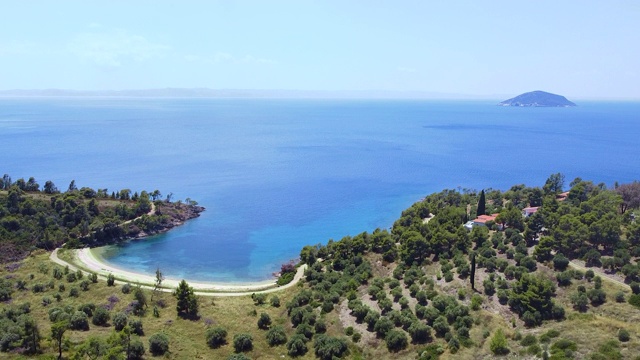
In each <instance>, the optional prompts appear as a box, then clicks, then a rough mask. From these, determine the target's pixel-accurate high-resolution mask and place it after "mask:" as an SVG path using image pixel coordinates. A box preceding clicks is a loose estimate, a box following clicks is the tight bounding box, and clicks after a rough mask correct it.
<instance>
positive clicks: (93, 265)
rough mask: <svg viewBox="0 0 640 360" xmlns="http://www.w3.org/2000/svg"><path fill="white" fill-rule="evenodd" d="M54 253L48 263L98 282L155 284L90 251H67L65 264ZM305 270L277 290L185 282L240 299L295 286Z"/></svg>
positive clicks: (167, 285) (171, 282)
mask: <svg viewBox="0 0 640 360" xmlns="http://www.w3.org/2000/svg"><path fill="white" fill-rule="evenodd" d="M58 250H59V249H55V250H54V251H53V252H52V253H51V256H50V259H51V261H53V262H55V263H57V264H60V265H62V266H69V268H70V269H71V270H74V271H77V270H78V269H80V270H82V271H85V272H89V273H95V274H97V275H98V277H100V278H102V279H106V278H107V276H108V275H109V274H113V275H114V276H115V278H116V282H117V283H127V282H130V283H134V284H140V285H141V286H143V287H145V288H153V285H154V283H155V280H156V278H155V275H153V276H151V275H147V274H141V273H136V272H132V271H127V270H123V269H119V268H116V267H113V266H111V265H107V264H105V263H103V262H101V261H99V260H98V259H97V258H96V256H94V254H93V253H92V251H91V249H89V248H84V249H78V250H67V251H71V252H73V253H72V256H73V259H74V260H73V261H72V262H71V263H70V262H67V261H64V260H62V259H60V258H59V257H58ZM305 269H306V265H303V266H300V267H299V268H298V272H297V273H296V275H295V277H294V279H293V281H291V282H290V283H289V284H286V285H283V286H278V285H277V284H276V281H275V279H274V280H267V281H262V282H256V283H232V284H216V283H207V282H195V281H193V282H192V281H189V280H188V279H185V280H187V282H188V283H189V286H191V287H193V289H194V290H195V292H196V294H198V295H204V296H243V295H250V294H252V293H270V292H275V291H280V290H283V289H286V288H288V287H291V286H293V285H295V284H296V283H297V282H298V281H300V279H301V278H302V276H303V275H304V270H305ZM181 280H182V279H172V278H165V279H164V280H163V281H162V287H163V289H162V291H166V292H171V291H173V289H175V288H176V287H177V286H178V283H179V282H180V281H181Z"/></svg>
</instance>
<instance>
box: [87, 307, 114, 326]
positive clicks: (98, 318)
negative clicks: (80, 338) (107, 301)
mask: <svg viewBox="0 0 640 360" xmlns="http://www.w3.org/2000/svg"><path fill="white" fill-rule="evenodd" d="M110 318H111V316H110V315H109V311H107V309H105V308H103V307H102V306H99V307H97V308H96V311H95V312H94V313H93V319H92V320H91V322H92V323H93V325H98V326H105V325H107V323H108V322H109V319H110Z"/></svg>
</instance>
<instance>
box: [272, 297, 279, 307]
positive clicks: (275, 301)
mask: <svg viewBox="0 0 640 360" xmlns="http://www.w3.org/2000/svg"><path fill="white" fill-rule="evenodd" d="M271 306H273V307H280V298H279V297H278V296H276V295H273V296H272V297H271Z"/></svg>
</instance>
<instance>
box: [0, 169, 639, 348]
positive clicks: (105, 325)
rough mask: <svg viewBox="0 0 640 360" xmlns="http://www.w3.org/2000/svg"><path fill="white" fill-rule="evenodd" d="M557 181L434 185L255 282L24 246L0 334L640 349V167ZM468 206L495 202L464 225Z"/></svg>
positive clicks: (30, 343) (12, 273) (77, 342)
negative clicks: (173, 280) (193, 281)
mask: <svg viewBox="0 0 640 360" xmlns="http://www.w3.org/2000/svg"><path fill="white" fill-rule="evenodd" d="M563 188H564V177H563V176H562V175H561V174H554V175H552V176H550V177H549V179H548V180H547V182H546V183H545V184H544V185H543V186H541V187H527V186H525V185H514V186H513V187H511V188H510V189H509V190H507V191H500V190H495V189H485V191H483V192H482V193H478V192H475V191H464V192H460V191H457V190H444V191H442V192H439V193H435V194H431V195H429V196H427V197H425V199H424V200H422V201H419V202H417V203H415V204H414V205H412V206H411V207H410V208H408V209H407V210H405V211H403V212H402V214H401V216H400V218H399V219H398V220H397V221H396V222H395V223H394V225H393V227H392V229H391V231H387V230H381V229H376V230H374V231H373V232H371V233H369V232H363V233H361V234H358V235H356V236H346V237H344V238H342V239H341V240H339V241H330V242H329V243H327V244H326V245H315V246H306V247H304V248H303V249H302V250H301V253H300V259H301V263H305V264H307V265H308V266H309V267H308V269H307V270H306V271H305V277H304V280H303V281H302V282H300V283H299V284H298V285H296V286H294V287H292V288H288V289H285V290H282V291H281V292H279V293H274V294H268V295H267V294H257V293H256V294H254V295H252V296H241V297H206V296H193V294H191V295H189V289H188V285H186V287H185V288H184V289H183V290H181V291H179V292H178V293H180V294H182V295H181V296H180V299H176V297H174V296H172V295H170V294H167V293H160V292H154V291H150V290H149V291H147V290H143V289H138V288H136V287H135V286H130V285H127V284H121V283H117V282H116V283H113V284H108V283H105V282H104V281H101V280H98V279H97V278H96V277H93V276H92V275H91V274H82V273H75V272H69V271H68V270H65V269H63V268H61V267H59V266H57V265H55V264H52V263H50V262H48V260H47V259H48V257H47V255H48V254H47V253H45V252H40V251H36V252H33V253H32V254H31V255H30V256H28V257H27V258H26V259H24V260H22V261H19V262H13V263H9V264H6V265H5V266H4V267H3V268H2V269H1V270H0V299H1V300H2V301H4V302H3V303H2V315H1V316H0V317H1V319H0V333H2V334H4V335H3V336H1V337H0V338H2V339H9V340H8V341H4V342H2V343H1V344H0V345H1V347H0V350H1V351H3V352H5V354H2V355H7V356H9V357H13V358H19V357H20V356H21V354H25V355H29V354H32V353H38V354H45V355H56V356H57V354H58V351H59V349H58V347H57V344H58V343H57V342H56V340H55V337H54V339H52V340H46V338H49V337H50V335H51V334H52V330H51V329H52V328H53V329H54V330H55V329H58V328H59V327H60V326H63V325H64V327H63V329H64V331H63V334H62V337H61V339H62V340H64V341H63V342H62V343H63V344H68V346H63V347H62V350H61V351H62V354H63V356H64V357H65V358H72V357H73V358H80V359H84V358H96V357H102V356H103V355H104V354H106V353H107V352H111V353H112V354H114V356H116V357H115V358H117V356H120V358H124V355H125V353H126V349H130V353H129V356H130V358H151V354H150V352H151V351H152V349H153V351H157V352H158V353H160V352H163V353H164V358H169V359H184V358H194V359H211V358H216V359H247V358H249V359H273V358H299V359H334V358H345V359H373V358H375V359H416V358H419V359H453V358H455V359H490V358H495V357H496V356H502V357H505V358H518V359H521V358H525V359H536V358H551V359H572V358H573V359H594V360H595V359H638V354H640V338H639V337H638V334H639V333H640V309H639V307H640V285H639V284H638V282H639V281H640V266H638V259H639V257H640V224H637V223H636V222H635V220H634V219H635V216H633V215H632V214H633V212H634V211H635V210H637V208H638V205H639V204H640V195H638V194H640V191H638V190H640V183H638V182H634V183H629V184H622V185H619V186H617V187H616V188H615V189H607V188H606V186H604V184H594V183H592V182H590V181H584V180H582V179H579V178H578V179H575V180H574V181H572V182H571V184H570V190H569V191H568V192H563ZM481 194H484V196H481ZM482 199H484V200H482ZM478 207H480V208H481V209H484V212H482V214H487V215H489V214H496V217H495V218H494V220H490V221H487V222H484V225H474V226H472V229H471V230H470V231H469V230H467V229H466V228H465V227H464V224H465V223H467V222H468V221H469V220H473V219H474V218H476V215H482V214H478V213H477V209H478ZM525 208H526V209H527V212H526V214H527V216H525V215H523V209H525ZM534 209H535V210H534ZM287 266H288V265H287ZM284 268H285V266H283V269H284ZM94 280H95V281H94ZM178 300H180V301H178ZM21 304H29V305H28V306H27V305H21ZM98 308H100V309H104V310H106V314H107V315H108V318H107V317H105V315H104V314H105V311H104V310H100V311H99V312H100V314H98V315H96V314H97V313H98V310H97V309H98ZM185 309H186V310H185ZM83 314H84V315H83ZM105 318H106V320H104V319H105ZM123 319H124V320H123ZM123 321H124V322H123ZM29 324H30V325H29ZM122 324H124V325H127V324H128V325H129V326H124V325H122ZM34 329H36V330H38V333H39V334H40V335H39V337H37V336H36V337H34V336H33V334H34ZM156 334H161V335H156ZM163 337H166V339H163ZM34 338H35V339H36V340H35V341H34V340H33V339H34ZM159 344H160V345H163V344H166V352H165V351H164V350H165V347H164V345H163V346H160V348H158V345H159ZM131 349H134V350H135V352H131V351H132V350H131ZM141 349H144V354H142V350H141ZM96 354H98V355H96ZM100 354H101V355H100ZM43 356H44V355H43Z"/></svg>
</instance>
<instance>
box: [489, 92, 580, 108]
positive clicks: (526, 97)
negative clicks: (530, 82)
mask: <svg viewBox="0 0 640 360" xmlns="http://www.w3.org/2000/svg"><path fill="white" fill-rule="evenodd" d="M498 105H500V106H522V107H528V106H535V107H569V106H576V104H575V103H573V102H571V101H569V100H567V98H566V97H564V96H562V95H556V94H551V93H548V92H544V91H539V90H537V91H532V92H528V93H524V94H521V95H518V96H516V97H514V98H511V99H508V100H505V101H503V102H501V103H499V104H498Z"/></svg>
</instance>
